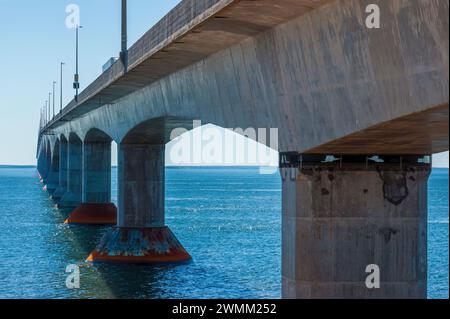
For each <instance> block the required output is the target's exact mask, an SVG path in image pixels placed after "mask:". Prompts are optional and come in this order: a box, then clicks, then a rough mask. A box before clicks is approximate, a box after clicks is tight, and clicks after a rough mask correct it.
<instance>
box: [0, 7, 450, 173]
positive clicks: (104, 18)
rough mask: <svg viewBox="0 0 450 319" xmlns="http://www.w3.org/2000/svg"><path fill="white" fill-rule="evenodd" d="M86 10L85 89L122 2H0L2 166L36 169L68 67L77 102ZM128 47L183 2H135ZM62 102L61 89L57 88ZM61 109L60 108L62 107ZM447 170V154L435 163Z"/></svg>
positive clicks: (112, 49) (114, 47) (114, 45)
mask: <svg viewBox="0 0 450 319" xmlns="http://www.w3.org/2000/svg"><path fill="white" fill-rule="evenodd" d="M72 3H73V4H77V5H79V7H80V9H81V24H82V25H83V29H82V30H81V32H80V77H81V79H80V81H81V89H83V88H84V87H86V86H87V85H88V84H89V83H90V82H92V81H93V80H94V79H95V78H96V77H97V76H98V75H100V73H101V68H102V65H103V64H104V63H105V62H106V61H107V60H108V58H110V57H112V56H118V52H119V51H120V1H119V0H114V1H112V0H78V1H61V0H45V1H32V0H0V40H1V41H2V43H1V50H0V68H1V69H0V70H1V75H2V76H0V145H1V148H0V164H11V165H28V164H34V163H35V149H36V139H37V130H38V124H39V112H40V107H41V106H42V105H43V104H44V101H45V100H46V99H47V98H48V93H49V92H50V91H51V89H52V82H53V81H58V82H59V64H60V62H62V61H63V62H65V63H66V66H65V68H64V75H65V76H64V79H63V87H64V94H63V101H64V103H63V104H64V105H65V104H67V103H68V102H69V101H70V100H71V99H72V97H73V90H72V89H71V83H72V81H73V73H74V70H75V63H74V62H75V54H74V50H75V41H74V40H75V33H74V30H71V29H67V28H66V26H65V19H66V16H67V14H66V12H65V8H66V6H67V5H69V4H72ZM128 3H129V26H128V29H129V30H128V31H129V45H131V44H132V43H134V42H135V41H136V40H137V39H139V38H140V37H141V36H142V35H143V34H144V33H145V32H146V31H147V30H148V29H149V28H150V27H151V26H152V25H153V24H155V23H156V22H157V21H158V20H159V19H160V18H162V17H163V16H164V15H165V14H166V13H167V12H168V11H170V9H172V8H173V7H174V6H175V5H176V4H177V3H179V0H164V1H161V0H160V1H149V0H130V1H128ZM57 93H58V94H57V101H58V100H59V83H58V85H57ZM57 105H59V103H57ZM434 163H435V165H436V166H441V167H442V166H444V167H448V152H447V153H445V154H443V155H440V156H437V157H435V160H434Z"/></svg>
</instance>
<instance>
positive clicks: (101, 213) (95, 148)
mask: <svg viewBox="0 0 450 319" xmlns="http://www.w3.org/2000/svg"><path fill="white" fill-rule="evenodd" d="M66 223H67V224H74V223H75V224H96V225H102V224H113V225H116V224H117V209H116V206H115V205H114V204H113V203H112V202H111V141H110V140H108V141H105V142H98V141H95V142H89V141H87V142H85V143H84V144H83V191H82V203H81V205H80V206H78V207H77V208H76V209H75V210H74V211H73V212H72V213H71V214H70V216H69V218H67V220H66Z"/></svg>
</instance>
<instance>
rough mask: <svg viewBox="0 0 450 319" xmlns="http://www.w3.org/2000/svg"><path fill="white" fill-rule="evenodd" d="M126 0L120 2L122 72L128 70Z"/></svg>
mask: <svg viewBox="0 0 450 319" xmlns="http://www.w3.org/2000/svg"><path fill="white" fill-rule="evenodd" d="M127 38H128V36H127V0H122V41H121V44H122V45H121V48H122V50H121V52H120V58H121V60H122V64H123V68H124V72H125V73H126V72H127V70H128V44H127V41H128V40H127Z"/></svg>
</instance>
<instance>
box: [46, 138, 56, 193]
mask: <svg viewBox="0 0 450 319" xmlns="http://www.w3.org/2000/svg"><path fill="white" fill-rule="evenodd" d="M58 185H59V147H57V146H55V149H54V151H53V153H52V155H51V163H50V170H49V172H48V174H47V183H46V185H45V189H46V190H47V192H49V194H50V196H52V195H53V194H54V192H55V191H56V189H57V188H58Z"/></svg>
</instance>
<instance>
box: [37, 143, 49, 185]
mask: <svg viewBox="0 0 450 319" xmlns="http://www.w3.org/2000/svg"><path fill="white" fill-rule="evenodd" d="M46 155H47V154H46V152H45V149H42V150H41V151H40V153H39V156H38V159H37V171H38V174H39V180H40V181H41V183H44V180H45V177H46V175H47V159H46Z"/></svg>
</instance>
